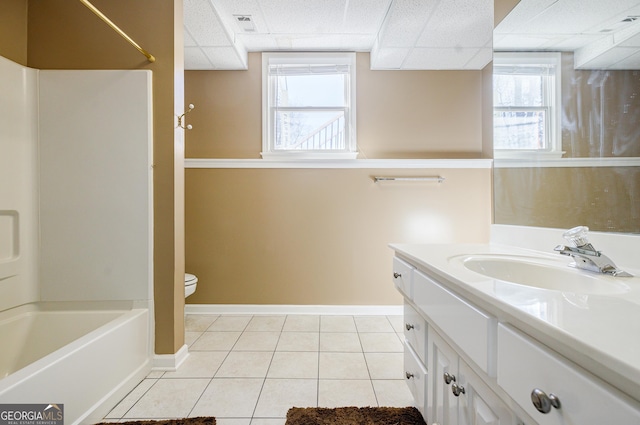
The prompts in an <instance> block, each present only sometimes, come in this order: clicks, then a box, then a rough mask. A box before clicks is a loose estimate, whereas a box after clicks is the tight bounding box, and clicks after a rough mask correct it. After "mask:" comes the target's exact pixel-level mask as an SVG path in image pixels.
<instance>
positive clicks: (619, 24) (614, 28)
mask: <svg viewBox="0 0 640 425" xmlns="http://www.w3.org/2000/svg"><path fill="white" fill-rule="evenodd" d="M638 19H640V16H627V17H626V18H624V19H623V20H621V21H620V22H617V23H615V24H613V25H612V26H611V27H609V28H604V29H601V30H600V32H613V31H617V30H619V29H621V28H622V27H624V26H625V25H627V24H630V23H632V22H635V21H637V20H638Z"/></svg>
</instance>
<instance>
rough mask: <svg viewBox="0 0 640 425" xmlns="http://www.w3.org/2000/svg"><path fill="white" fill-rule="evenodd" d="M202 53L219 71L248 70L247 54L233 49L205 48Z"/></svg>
mask: <svg viewBox="0 0 640 425" xmlns="http://www.w3.org/2000/svg"><path fill="white" fill-rule="evenodd" d="M202 51H203V52H204V54H205V55H207V58H209V60H210V61H211V62H212V63H213V64H214V65H215V68H214V69H219V70H245V69H247V54H246V52H244V55H242V54H239V53H238V51H237V50H236V49H234V48H233V47H203V48H202Z"/></svg>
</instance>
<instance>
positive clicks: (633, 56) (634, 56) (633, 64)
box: [608, 47, 640, 69]
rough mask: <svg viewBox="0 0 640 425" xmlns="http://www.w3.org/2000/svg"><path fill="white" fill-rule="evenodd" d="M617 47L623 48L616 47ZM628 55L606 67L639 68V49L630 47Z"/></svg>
mask: <svg viewBox="0 0 640 425" xmlns="http://www.w3.org/2000/svg"><path fill="white" fill-rule="evenodd" d="M617 49H623V48H622V47H617V48H616V50H617ZM628 53H629V56H627V57H626V58H624V59H623V60H621V61H620V62H617V63H615V64H614V65H612V66H608V69H640V51H639V50H638V49H630V50H629V52H628Z"/></svg>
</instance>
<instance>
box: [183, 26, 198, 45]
mask: <svg viewBox="0 0 640 425" xmlns="http://www.w3.org/2000/svg"><path fill="white" fill-rule="evenodd" d="M197 45H198V43H196V41H195V40H194V39H193V37H191V33H190V32H189V30H188V29H187V28H186V27H185V29H184V46H185V47H194V46H197Z"/></svg>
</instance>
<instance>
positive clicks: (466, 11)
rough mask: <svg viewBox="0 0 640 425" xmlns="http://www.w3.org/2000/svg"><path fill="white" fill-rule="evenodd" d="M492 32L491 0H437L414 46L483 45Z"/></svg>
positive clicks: (489, 38)
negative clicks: (443, 0) (435, 6)
mask: <svg viewBox="0 0 640 425" xmlns="http://www.w3.org/2000/svg"><path fill="white" fill-rule="evenodd" d="M492 36H493V0H449V1H446V2H440V3H438V7H437V8H436V9H435V10H434V11H433V14H432V16H431V18H430V19H429V21H428V23H427V25H426V26H425V29H424V32H423V33H422V35H421V36H420V38H419V39H418V41H417V43H416V46H417V47H456V46H461V47H482V46H484V45H485V44H487V42H489V41H490V40H491V38H492Z"/></svg>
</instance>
